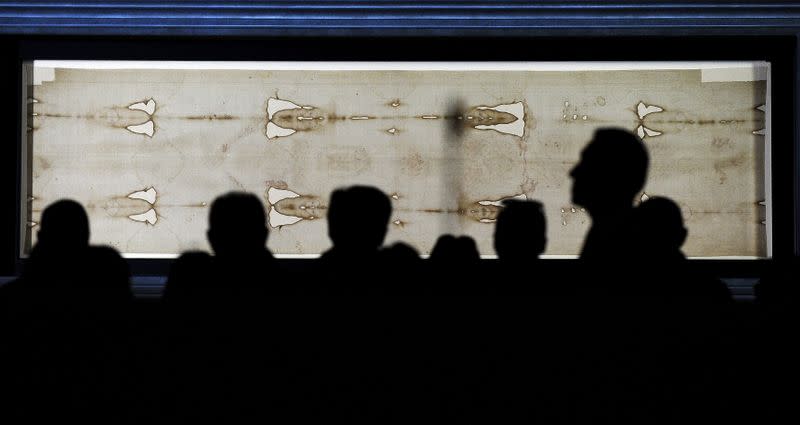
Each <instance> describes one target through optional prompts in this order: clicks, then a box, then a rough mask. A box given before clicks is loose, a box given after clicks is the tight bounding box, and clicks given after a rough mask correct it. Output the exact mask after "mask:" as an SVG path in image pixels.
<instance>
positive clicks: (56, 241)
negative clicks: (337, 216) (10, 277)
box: [22, 199, 89, 287]
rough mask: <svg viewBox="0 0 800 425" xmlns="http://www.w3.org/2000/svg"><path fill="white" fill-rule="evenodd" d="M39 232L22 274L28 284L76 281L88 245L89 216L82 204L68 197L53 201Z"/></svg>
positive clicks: (37, 284)
mask: <svg viewBox="0 0 800 425" xmlns="http://www.w3.org/2000/svg"><path fill="white" fill-rule="evenodd" d="M36 235H37V239H38V241H37V242H36V246H34V247H33V249H32V250H31V254H30V258H29V259H28V262H27V263H26V265H25V270H24V272H23V275H22V280H24V281H25V285H33V286H36V287H43V286H48V287H53V286H55V287H64V285H68V286H75V285H77V284H78V282H79V279H82V278H83V276H79V274H80V272H81V271H82V270H83V266H84V260H85V256H86V250H87V249H88V247H89V217H88V216H87V215H86V211H85V210H84V209H83V207H82V206H81V205H80V204H79V203H77V202H75V201H72V200H68V199H64V200H60V201H56V202H54V203H52V204H50V205H49V206H48V207H47V208H45V209H44V211H42V217H41V220H40V222H39V231H38V232H37V234H36Z"/></svg>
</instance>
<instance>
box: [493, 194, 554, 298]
mask: <svg viewBox="0 0 800 425" xmlns="http://www.w3.org/2000/svg"><path fill="white" fill-rule="evenodd" d="M546 246H547V222H546V219H545V215H544V211H543V210H542V204H541V203H540V202H537V201H520V200H506V201H504V202H503V209H502V210H500V214H498V216H497V222H496V223H495V227H494V251H495V253H497V262H496V264H493V265H492V268H493V269H495V271H494V273H492V274H493V275H495V276H498V277H499V279H496V280H495V282H494V283H493V286H494V289H495V293H496V294H502V295H512V294H533V293H539V294H543V293H549V292H551V290H552V288H549V285H547V284H546V282H547V281H548V280H549V279H548V278H547V277H546V276H545V270H544V269H543V268H542V266H541V265H540V263H539V261H538V260H539V256H540V255H541V254H542V253H543V252H544V250H545V247H546ZM520 275H524V276H526V278H525V279H519V276H520ZM531 279H532V280H535V282H532V281H531Z"/></svg>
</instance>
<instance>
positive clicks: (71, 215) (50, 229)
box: [36, 199, 89, 254]
mask: <svg viewBox="0 0 800 425" xmlns="http://www.w3.org/2000/svg"><path fill="white" fill-rule="evenodd" d="M36 235H37V237H38V239H39V241H38V242H37V243H38V244H40V245H42V246H47V247H48V249H49V250H53V251H61V252H63V253H65V254H69V253H71V252H73V251H75V250H83V249H86V248H87V247H88V246H89V217H88V216H87V215H86V210H84V209H83V207H82V206H81V204H79V203H77V202H75V201H72V200H69V199H62V200H60V201H56V202H54V203H52V204H50V205H49V206H48V207H47V208H45V209H44V211H43V212H42V218H41V220H40V223H39V232H38V233H37V234H36Z"/></svg>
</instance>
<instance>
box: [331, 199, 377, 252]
mask: <svg viewBox="0 0 800 425" xmlns="http://www.w3.org/2000/svg"><path fill="white" fill-rule="evenodd" d="M391 214H392V203H391V201H390V200H389V197H388V196H386V194H385V193H383V192H381V191H380V190H378V189H377V188H374V187H371V186H350V187H347V188H343V189H336V190H334V191H333V193H331V201H330V203H329V205H328V237H330V238H331V242H333V246H334V247H336V248H343V249H345V250H348V251H351V250H354V251H375V250H377V249H378V248H379V247H380V246H381V245H383V240H384V238H385V237H386V232H387V231H388V226H389V218H390V217H391Z"/></svg>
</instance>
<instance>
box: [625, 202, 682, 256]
mask: <svg viewBox="0 0 800 425" xmlns="http://www.w3.org/2000/svg"><path fill="white" fill-rule="evenodd" d="M635 218H636V220H635V222H636V234H637V237H638V239H639V241H640V244H641V245H642V246H641V248H642V249H643V250H644V251H645V252H646V253H648V254H659V253H671V252H672V253H674V252H677V251H679V250H680V249H681V246H682V245H683V243H684V242H685V241H686V236H687V234H688V232H687V230H686V228H685V227H684V226H683V215H682V213H681V208H680V207H679V206H678V204H676V203H675V202H673V201H672V200H671V199H669V198H663V197H652V198H650V199H648V200H647V201H644V202H642V203H641V204H640V205H639V206H638V207H637V208H636V215H635Z"/></svg>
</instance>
